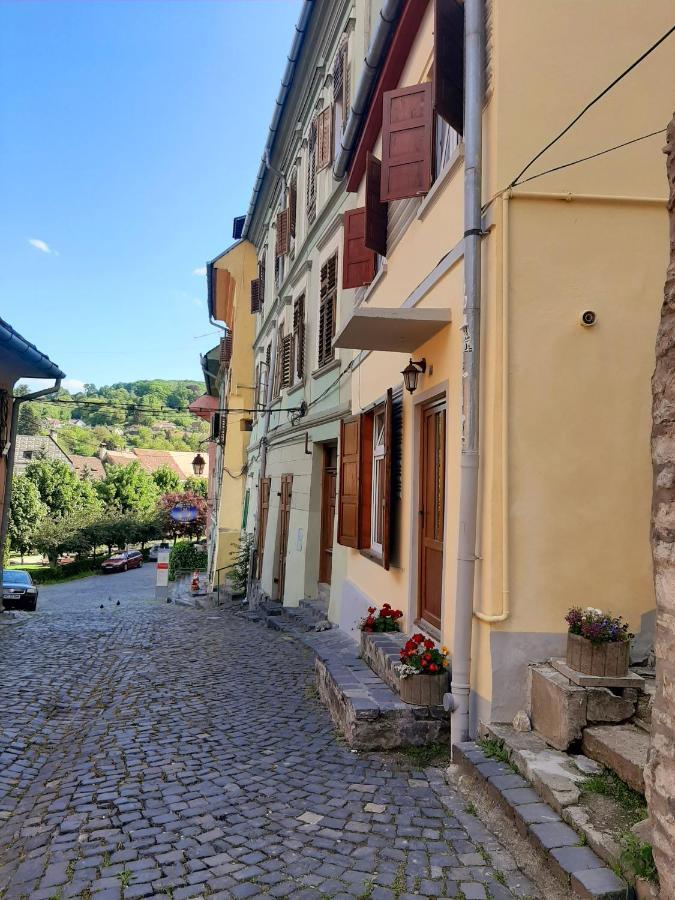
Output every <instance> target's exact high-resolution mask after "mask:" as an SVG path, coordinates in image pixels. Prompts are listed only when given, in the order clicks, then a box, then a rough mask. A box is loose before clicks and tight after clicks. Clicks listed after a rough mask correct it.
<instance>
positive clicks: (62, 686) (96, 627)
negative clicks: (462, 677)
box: [0, 566, 540, 900]
mask: <svg viewBox="0 0 675 900" xmlns="http://www.w3.org/2000/svg"><path fill="white" fill-rule="evenodd" d="M153 575H154V572H153V569H152V567H150V566H146V567H145V568H144V569H142V570H139V571H137V572H128V573H124V574H121V575H115V576H111V577H109V578H102V577H99V578H90V579H83V580H81V581H76V582H73V583H72V584H69V585H63V586H59V587H51V588H44V589H42V591H41V594H40V599H39V601H38V611H37V613H35V614H34V615H32V616H30V617H27V619H26V621H24V622H22V624H19V625H16V626H11V627H7V628H4V629H3V630H2V631H1V632H0V645H1V646H0V669H1V679H2V690H3V700H2V711H1V714H0V716H1V726H2V731H1V744H0V796H1V799H0V816H1V817H2V821H1V828H0V848H1V850H0V852H1V859H0V866H1V867H0V887H2V888H5V889H6V893H5V895H4V896H5V898H8V900H12V898H21V897H29V898H35V900H38V898H40V900H47V898H54V900H57V898H58V900H60V898H69V897H82V898H83V900H89V898H90V897H91V896H92V895H94V894H95V895H96V898H97V900H120V898H122V897H124V898H128V900H133V898H138V897H149V896H153V895H158V896H161V897H163V898H165V897H166V896H167V895H168V896H169V897H173V898H174V900H184V898H189V897H200V896H203V897H206V896H209V895H210V896H211V897H213V898H220V897H254V896H255V897H258V896H269V897H285V896H288V897H297V898H316V900H325V898H349V897H362V898H373V900H388V898H407V897H408V896H412V895H414V896H418V897H419V896H427V897H465V898H467V900H473V898H476V900H478V898H487V897H492V898H499V900H500V898H504V897H512V896H515V897H526V896H530V897H538V896H540V894H539V893H538V891H537V889H536V888H535V886H534V885H533V884H532V883H531V882H530V881H529V880H528V879H527V878H526V877H525V876H524V875H522V874H521V873H520V872H519V871H518V869H517V868H516V864H515V862H514V861H513V859H512V858H511V857H510V856H509V854H508V853H506V852H505V851H504V850H503V849H502V848H501V847H500V845H499V843H498V841H497V840H496V839H495V838H494V837H493V836H492V835H491V834H490V833H489V832H488V831H487V830H486V829H485V828H484V827H483V826H482V825H481V823H480V822H479V821H478V819H476V818H475V817H474V816H472V815H470V814H469V813H467V812H466V811H465V808H464V807H465V801H464V800H463V799H462V798H461V797H459V796H458V795H456V794H455V793H454V792H453V791H452V790H451V789H450V788H449V787H447V786H446V784H445V782H444V780H443V778H442V773H441V772H440V770H437V769H427V770H425V771H416V770H414V769H413V768H410V769H409V770H406V768H405V767H404V766H403V765H402V764H401V763H399V762H397V761H396V760H394V759H389V758H387V757H385V756H382V755H377V754H363V753H358V754H357V753H353V752H350V751H349V749H347V748H346V747H345V746H344V745H343V744H342V743H340V741H339V740H338V739H337V738H336V735H335V733H334V729H333V727H332V725H331V722H330V719H329V718H328V716H327V714H326V712H325V711H324V709H323V707H322V706H321V704H320V703H319V702H318V700H317V699H316V697H315V691H314V689H313V686H312V685H313V681H312V672H313V660H312V656H311V653H310V652H309V651H308V650H307V649H306V648H305V647H304V646H303V645H301V644H300V643H298V642H297V641H295V640H294V639H292V638H290V637H289V636H288V635H282V634H279V633H277V632H272V631H269V630H266V629H264V628H261V627H260V626H259V625H256V624H254V623H251V622H248V621H246V620H244V619H242V618H239V617H237V616H235V615H232V614H229V613H227V612H226V611H218V612H213V613H205V612H195V611H194V610H191V609H185V608H180V607H176V606H174V605H166V604H160V603H156V602H155V601H154V600H152V599H151V597H152V591H153V581H152V578H153ZM118 600H119V604H120V605H119V606H118V605H117V601H118ZM101 603H103V605H104V608H103V609H100V608H99V607H100V604H101Z"/></svg>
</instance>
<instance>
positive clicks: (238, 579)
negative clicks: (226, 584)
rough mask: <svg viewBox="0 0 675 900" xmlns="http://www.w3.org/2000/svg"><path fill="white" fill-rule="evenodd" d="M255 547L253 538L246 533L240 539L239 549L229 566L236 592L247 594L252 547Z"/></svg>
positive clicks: (233, 587) (228, 570)
mask: <svg viewBox="0 0 675 900" xmlns="http://www.w3.org/2000/svg"><path fill="white" fill-rule="evenodd" d="M252 547H253V538H252V537H251V536H249V535H244V536H242V537H241V538H240V540H239V550H238V551H237V553H236V555H235V557H234V560H233V562H232V564H231V565H229V566H228V567H227V572H228V574H229V577H230V580H231V582H232V589H233V591H234V593H235V594H245V593H246V585H247V583H248V567H249V563H250V560H251V549H252Z"/></svg>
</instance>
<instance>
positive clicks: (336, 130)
mask: <svg viewBox="0 0 675 900" xmlns="http://www.w3.org/2000/svg"><path fill="white" fill-rule="evenodd" d="M347 51H348V45H347V37H346V36H345V37H344V38H343V40H342V44H341V46H340V49H339V50H338V52H337V54H336V56H335V62H334V63H333V156H337V154H338V153H339V152H340V140H341V138H342V135H343V134H344V130H345V126H346V124H347V119H348V118H349V100H350V98H349V88H350V77H349V56H348V52H347Z"/></svg>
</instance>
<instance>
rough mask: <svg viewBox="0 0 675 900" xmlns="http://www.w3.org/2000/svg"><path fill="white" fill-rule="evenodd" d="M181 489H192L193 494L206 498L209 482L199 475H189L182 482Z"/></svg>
mask: <svg viewBox="0 0 675 900" xmlns="http://www.w3.org/2000/svg"><path fill="white" fill-rule="evenodd" d="M183 490H184V491H192V493H193V494H198V495H199V496H200V497H203V498H204V499H205V500H206V498H207V497H208V494H209V483H208V481H207V480H206V478H202V477H201V475H190V476H189V477H188V478H186V479H185V481H184V482H183Z"/></svg>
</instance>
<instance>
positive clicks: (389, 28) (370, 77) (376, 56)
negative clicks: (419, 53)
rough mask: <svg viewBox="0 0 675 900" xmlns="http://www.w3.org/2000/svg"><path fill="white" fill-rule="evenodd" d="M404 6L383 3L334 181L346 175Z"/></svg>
mask: <svg viewBox="0 0 675 900" xmlns="http://www.w3.org/2000/svg"><path fill="white" fill-rule="evenodd" d="M403 3H404V0H384V3H383V4H382V9H381V10H380V13H379V21H378V23H377V26H376V28H375V33H374V34H373V39H372V41H371V42H370V47H368V53H367V54H366V58H365V60H364V61H363V69H362V70H361V75H360V77H359V82H358V84H357V86H356V91H355V93H354V102H353V103H352V105H351V110H350V112H349V119H348V120H347V125H346V127H345V130H344V133H343V135H342V138H341V140H340V150H339V152H338V155H337V157H336V159H335V163H334V164H333V178H335V179H336V180H337V181H342V179H343V178H344V177H345V175H346V174H347V169H348V168H349V163H350V162H351V158H352V154H353V153H354V150H355V149H356V145H357V143H358V140H359V137H360V135H361V126H362V124H363V120H364V119H365V117H366V116H367V114H368V108H369V106H370V98H371V95H372V93H373V90H374V89H375V84H376V83H377V79H378V78H379V76H380V71H381V69H382V66H383V64H384V61H385V59H386V58H387V50H388V49H389V43H390V41H391V38H392V36H393V34H394V31H395V29H396V25H397V24H398V17H399V15H400V13H401V9H402V8H403Z"/></svg>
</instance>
